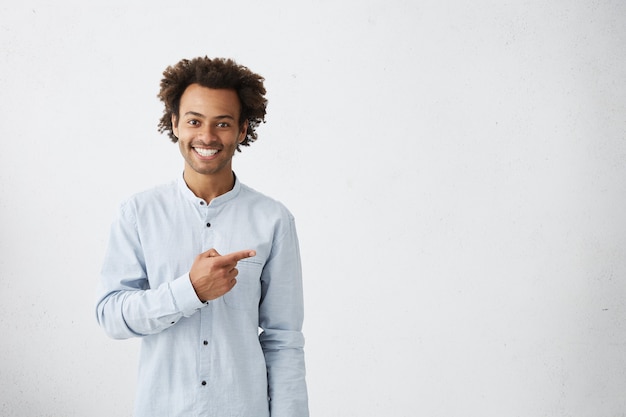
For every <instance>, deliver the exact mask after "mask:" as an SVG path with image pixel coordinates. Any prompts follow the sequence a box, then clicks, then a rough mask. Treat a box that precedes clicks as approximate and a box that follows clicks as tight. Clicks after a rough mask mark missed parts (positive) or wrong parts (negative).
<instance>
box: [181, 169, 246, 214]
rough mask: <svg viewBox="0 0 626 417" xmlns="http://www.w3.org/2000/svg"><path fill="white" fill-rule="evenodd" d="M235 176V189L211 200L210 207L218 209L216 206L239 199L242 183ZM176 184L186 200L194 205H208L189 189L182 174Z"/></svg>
mask: <svg viewBox="0 0 626 417" xmlns="http://www.w3.org/2000/svg"><path fill="white" fill-rule="evenodd" d="M233 175H234V177H235V185H234V186H233V188H232V189H231V190H230V191H228V192H226V193H224V194H222V195H219V196H217V197H215V198H214V199H213V200H211V202H210V203H209V206H210V207H216V206H219V205H222V204H224V203H226V202H227V201H230V200H232V199H233V198H235V197H237V195H238V194H239V191H241V183H240V182H239V178H237V175H236V174H235V173H234V172H233ZM176 182H177V184H178V189H179V190H180V192H181V193H182V195H183V197H185V199H186V200H188V201H190V202H191V203H193V204H194V205H206V202H205V201H204V200H203V199H201V198H199V197H198V196H196V195H195V194H194V193H193V191H191V190H190V189H189V187H188V186H187V183H186V182H185V178H184V177H183V174H181V175H180V176H179V177H178V180H177V181H176Z"/></svg>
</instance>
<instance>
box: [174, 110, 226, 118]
mask: <svg viewBox="0 0 626 417" xmlns="http://www.w3.org/2000/svg"><path fill="white" fill-rule="evenodd" d="M183 116H195V117H199V118H201V119H206V118H207V117H206V116H205V115H204V114H202V113H198V112H195V111H188V112H186V113H185V114H184V115H183ZM220 119H230V120H235V118H234V117H233V116H230V115H228V114H221V115H219V116H215V117H213V120H220Z"/></svg>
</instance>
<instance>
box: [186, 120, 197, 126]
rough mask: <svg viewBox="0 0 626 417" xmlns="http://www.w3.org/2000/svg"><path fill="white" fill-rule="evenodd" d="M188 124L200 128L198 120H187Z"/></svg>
mask: <svg viewBox="0 0 626 417" xmlns="http://www.w3.org/2000/svg"><path fill="white" fill-rule="evenodd" d="M187 124H188V125H191V126H199V125H200V121H198V120H196V119H190V120H187Z"/></svg>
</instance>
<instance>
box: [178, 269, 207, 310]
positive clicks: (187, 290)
mask: <svg viewBox="0 0 626 417" xmlns="http://www.w3.org/2000/svg"><path fill="white" fill-rule="evenodd" d="M170 291H171V292H172V297H174V302H175V303H176V306H177V307H178V309H179V310H180V312H181V313H182V314H183V315H184V316H185V317H189V316H191V315H192V314H193V313H195V312H196V310H198V309H200V308H202V307H204V306H205V305H206V304H205V303H203V302H202V301H200V299H199V298H198V295H197V294H196V290H194V289H193V285H191V279H190V278H189V273H186V274H185V275H182V276H180V277H178V278H176V279H175V280H174V281H172V282H171V283H170Z"/></svg>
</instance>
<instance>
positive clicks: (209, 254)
mask: <svg viewBox="0 0 626 417" xmlns="http://www.w3.org/2000/svg"><path fill="white" fill-rule="evenodd" d="M202 256H203V257H205V258H214V257H216V256H220V254H219V252H218V251H216V250H215V249H214V248H211V249H209V250H208V251H206V252H204V253H203V254H202Z"/></svg>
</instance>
